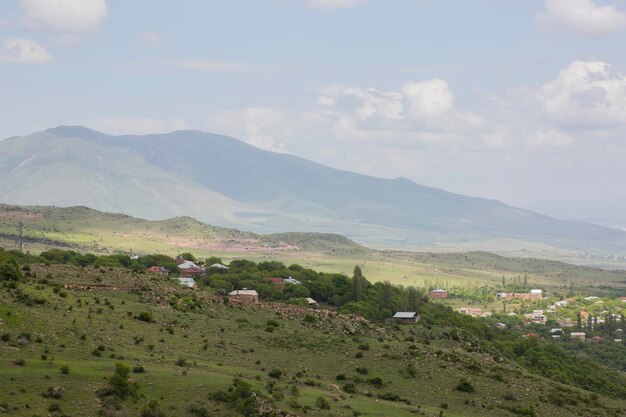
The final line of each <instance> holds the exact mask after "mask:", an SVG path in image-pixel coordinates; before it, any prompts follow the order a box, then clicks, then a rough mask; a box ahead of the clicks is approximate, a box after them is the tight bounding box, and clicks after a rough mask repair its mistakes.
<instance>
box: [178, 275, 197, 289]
mask: <svg viewBox="0 0 626 417" xmlns="http://www.w3.org/2000/svg"><path fill="white" fill-rule="evenodd" d="M178 283H179V284H180V285H184V286H185V287H189V288H196V280H194V279H193V278H184V277H180V278H178Z"/></svg>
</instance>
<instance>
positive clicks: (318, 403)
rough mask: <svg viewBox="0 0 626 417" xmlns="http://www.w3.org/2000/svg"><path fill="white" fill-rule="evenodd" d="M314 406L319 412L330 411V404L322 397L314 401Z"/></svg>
mask: <svg viewBox="0 0 626 417" xmlns="http://www.w3.org/2000/svg"><path fill="white" fill-rule="evenodd" d="M315 405H316V406H317V408H319V409H320V410H330V403H329V402H328V400H327V399H326V398H324V397H317V398H316V399H315Z"/></svg>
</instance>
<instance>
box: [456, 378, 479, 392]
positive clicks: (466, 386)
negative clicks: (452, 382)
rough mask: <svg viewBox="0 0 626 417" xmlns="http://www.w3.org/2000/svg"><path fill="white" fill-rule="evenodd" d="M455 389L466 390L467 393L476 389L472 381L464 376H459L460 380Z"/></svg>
mask: <svg viewBox="0 0 626 417" xmlns="http://www.w3.org/2000/svg"><path fill="white" fill-rule="evenodd" d="M456 389H457V391H461V392H467V393H472V392H474V391H476V390H475V389H474V386H473V385H472V383H471V382H470V381H468V380H467V379H465V378H461V381H459V384H458V385H457V386H456Z"/></svg>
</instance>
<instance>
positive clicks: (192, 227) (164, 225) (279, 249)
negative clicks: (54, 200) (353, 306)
mask: <svg viewBox="0 0 626 417" xmlns="http://www.w3.org/2000/svg"><path fill="white" fill-rule="evenodd" d="M20 220H22V221H23V222H24V235H25V242H26V250H29V251H31V252H33V253H38V252H40V251H43V250H46V249H49V248H51V247H63V248H73V249H75V250H78V251H81V252H94V253H117V252H123V253H128V254H135V253H137V254H147V253H163V254H167V255H176V254H178V253H181V252H192V253H194V254H195V255H196V256H198V257H202V258H206V257H210V256H218V257H221V258H222V259H224V261H230V260H232V259H238V258H242V257H245V258H247V259H252V260H257V261H262V260H277V261H281V262H283V263H285V264H287V265H289V264H292V263H298V264H301V265H303V266H307V267H312V268H314V269H317V270H320V271H324V272H342V273H346V274H351V273H352V269H353V268H354V266H355V265H359V266H361V268H362V269H363V271H364V272H365V273H366V275H367V276H368V277H369V278H370V279H371V280H373V281H384V280H388V281H390V282H392V283H396V284H403V285H415V286H420V287H428V286H430V285H434V286H444V287H446V288H449V287H452V286H460V287H477V286H482V285H489V286H497V285H499V283H500V282H501V280H502V276H506V277H507V278H509V279H512V278H513V277H515V276H521V275H528V277H529V282H530V283H531V284H533V285H536V286H541V287H543V288H546V289H548V288H557V289H558V288H563V287H569V286H570V285H575V286H576V287H577V288H580V289H581V290H582V289H586V290H589V291H593V290H594V288H596V287H601V286H604V285H606V286H611V287H613V288H622V289H623V288H626V273H624V272H619V271H607V270H601V269H596V268H589V267H579V266H575V265H571V264H565V263H561V262H554V261H545V260H538V259H532V258H510V257H502V256H498V255H493V254H489V253H485V252H469V253H413V252H396V251H376V250H371V249H367V248H364V247H363V246H360V245H358V244H355V243H354V242H352V241H350V240H348V239H346V238H343V237H341V236H338V235H332V234H317V233H281V234H276V235H258V234H254V233H249V232H243V231H239V230H236V229H227V228H221V227H214V226H210V225H206V224H203V223H200V222H198V221H196V220H194V219H192V218H189V217H179V218H175V219H170V220H164V221H147V220H142V219H137V218H133V217H129V216H125V215H119V214H110V213H102V212H98V211H95V210H91V209H88V208H85V207H73V208H56V207H21V206H9V205H0V246H3V247H5V248H15V247H16V239H17V222H18V221H20Z"/></svg>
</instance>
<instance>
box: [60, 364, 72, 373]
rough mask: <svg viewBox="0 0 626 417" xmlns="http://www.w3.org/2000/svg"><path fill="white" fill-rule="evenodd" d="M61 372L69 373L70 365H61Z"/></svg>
mask: <svg viewBox="0 0 626 417" xmlns="http://www.w3.org/2000/svg"><path fill="white" fill-rule="evenodd" d="M61 373H62V374H64V375H67V374H69V373H70V367H69V366H67V365H65V366H62V367H61Z"/></svg>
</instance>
